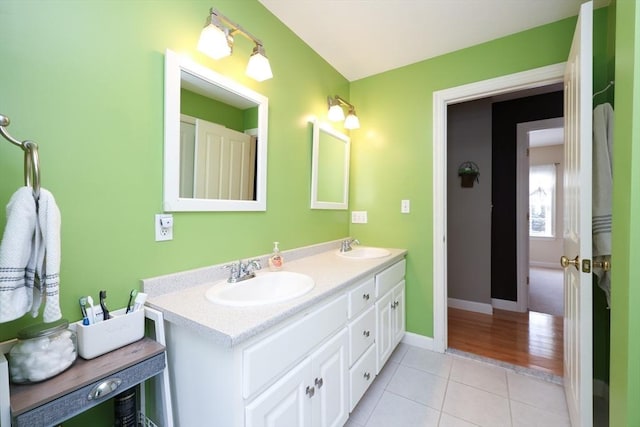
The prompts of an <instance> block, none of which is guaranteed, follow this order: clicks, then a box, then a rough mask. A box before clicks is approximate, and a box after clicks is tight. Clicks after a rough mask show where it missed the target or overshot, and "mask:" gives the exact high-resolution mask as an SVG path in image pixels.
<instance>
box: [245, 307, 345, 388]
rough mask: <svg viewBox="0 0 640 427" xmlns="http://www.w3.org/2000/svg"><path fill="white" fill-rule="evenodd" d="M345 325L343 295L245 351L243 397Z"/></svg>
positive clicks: (276, 375) (275, 376)
mask: <svg viewBox="0 0 640 427" xmlns="http://www.w3.org/2000/svg"><path fill="white" fill-rule="evenodd" d="M346 322H347V296H346V295H343V296H341V297H339V298H337V299H335V300H333V301H331V302H329V303H327V304H326V305H324V306H323V307H321V308H319V309H317V310H314V311H312V312H310V313H309V314H307V315H306V316H304V317H302V318H301V319H300V320H298V321H296V322H294V323H292V324H290V325H287V326H285V327H284V328H282V329H280V330H278V331H277V332H275V333H273V334H271V335H270V336H268V337H265V338H264V339H262V340H260V342H258V343H256V344H254V345H252V346H250V347H248V348H247V349H245V350H244V354H243V360H242V364H243V379H242V395H243V397H244V398H245V399H246V398H248V397H250V396H251V395H252V394H253V393H255V392H256V391H258V390H259V389H260V388H262V387H263V386H264V385H266V384H267V383H269V382H271V381H272V380H274V379H275V378H277V377H279V376H280V375H281V374H282V373H283V372H284V371H285V370H286V369H287V368H289V367H291V366H292V365H293V363H294V362H296V361H297V360H299V359H300V358H301V357H303V356H305V355H306V354H307V353H309V352H310V351H311V350H312V349H313V348H314V347H316V346H317V345H318V343H320V342H322V341H323V340H324V339H325V338H326V337H327V336H329V335H330V334H331V333H332V332H334V331H336V330H338V329H339V328H340V327H342V326H344V325H345V323H346Z"/></svg>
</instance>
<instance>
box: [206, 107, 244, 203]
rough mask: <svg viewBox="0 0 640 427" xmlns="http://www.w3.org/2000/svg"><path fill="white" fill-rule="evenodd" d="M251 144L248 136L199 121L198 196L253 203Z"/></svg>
mask: <svg viewBox="0 0 640 427" xmlns="http://www.w3.org/2000/svg"><path fill="white" fill-rule="evenodd" d="M251 145H252V141H251V136H249V135H247V134H244V133H242V132H237V131H234V130H232V129H229V128H226V127H224V126H221V125H218V124H216V123H211V122H208V121H206V120H200V119H196V148H195V151H196V162H195V195H196V197H197V198H203V199H223V200H253V176H254V175H253V170H254V168H255V154H254V157H253V159H254V160H253V162H254V163H253V164H252V163H251V162H252V148H251Z"/></svg>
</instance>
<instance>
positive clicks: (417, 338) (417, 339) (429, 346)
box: [402, 332, 434, 351]
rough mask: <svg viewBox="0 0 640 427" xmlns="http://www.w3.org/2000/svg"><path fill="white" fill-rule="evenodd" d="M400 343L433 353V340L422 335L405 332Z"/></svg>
mask: <svg viewBox="0 0 640 427" xmlns="http://www.w3.org/2000/svg"><path fill="white" fill-rule="evenodd" d="M402 342H403V343H405V344H408V345H412V346H414V347H419V348H423V349H425V350H431V351H434V345H433V338H431V337H425V336H424V335H418V334H414V333H413V332H405V334H404V337H403V338H402Z"/></svg>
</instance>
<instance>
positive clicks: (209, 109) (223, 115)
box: [180, 89, 257, 132]
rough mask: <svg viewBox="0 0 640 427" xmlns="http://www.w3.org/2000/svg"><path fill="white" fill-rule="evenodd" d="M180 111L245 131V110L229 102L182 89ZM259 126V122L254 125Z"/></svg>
mask: <svg viewBox="0 0 640 427" xmlns="http://www.w3.org/2000/svg"><path fill="white" fill-rule="evenodd" d="M180 113H181V114H186V115H188V116H192V117H197V118H199V119H204V120H207V121H210V122H213V123H217V124H219V125H222V126H224V127H227V128H229V129H233V130H237V131H238V132H243V131H244V130H245V127H244V121H245V120H244V112H243V111H242V110H241V109H239V108H236V107H233V106H231V105H229V104H225V103H223V102H220V101H216V100H215V99H211V98H208V97H206V96H202V95H199V94H197V93H195V92H191V91H190V90H186V89H180ZM253 127H257V123H256V124H254V125H253Z"/></svg>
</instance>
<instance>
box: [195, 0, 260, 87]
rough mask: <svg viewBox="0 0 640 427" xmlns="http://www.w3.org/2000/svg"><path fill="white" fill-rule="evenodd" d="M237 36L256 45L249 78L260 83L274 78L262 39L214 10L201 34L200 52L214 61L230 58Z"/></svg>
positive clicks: (251, 57) (248, 66)
mask: <svg viewBox="0 0 640 427" xmlns="http://www.w3.org/2000/svg"><path fill="white" fill-rule="evenodd" d="M235 34H241V35H243V36H244V37H246V38H247V39H249V40H251V41H252V42H254V43H255V46H254V48H253V52H252V53H251V56H250V57H249V63H248V64H247V71H246V74H247V76H249V77H251V78H252V79H254V80H257V81H259V82H261V81H263V80H267V79H270V78H272V77H273V73H272V72H271V65H270V64H269V59H267V56H266V54H265V52H264V45H263V44H262V42H261V41H260V39H258V38H256V37H254V36H253V35H252V34H251V33H249V32H248V31H247V30H245V29H244V28H242V27H241V26H240V25H238V24H236V23H234V22H233V21H231V20H230V19H229V18H227V17H226V16H224V15H223V14H221V13H220V12H218V11H217V10H215V9H213V8H212V9H211V11H210V13H209V16H208V17H207V22H206V24H205V26H204V28H203V29H202V33H200V40H198V50H199V51H200V52H202V53H204V54H205V55H208V56H210V57H212V58H213V59H221V58H224V57H225V56H229V55H231V51H232V49H233V36H234V35H235Z"/></svg>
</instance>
